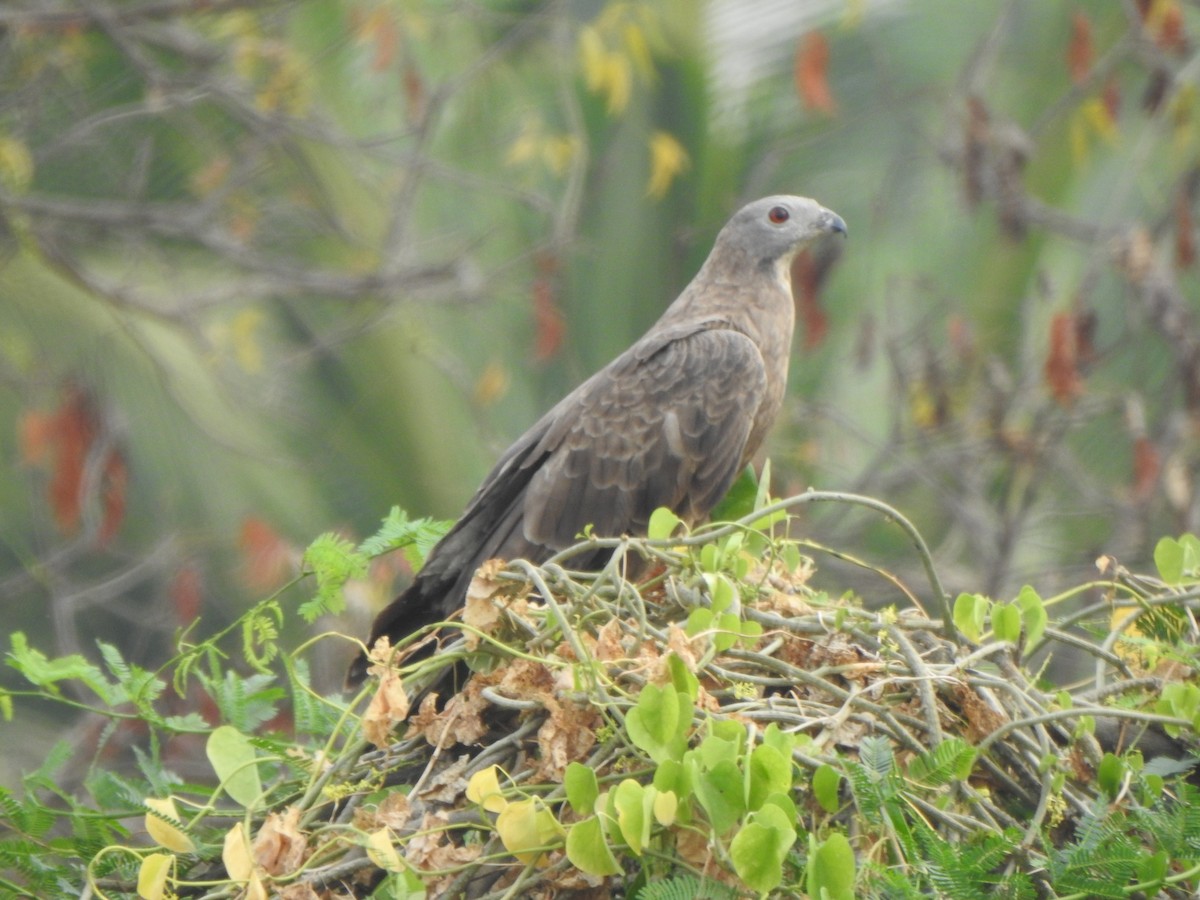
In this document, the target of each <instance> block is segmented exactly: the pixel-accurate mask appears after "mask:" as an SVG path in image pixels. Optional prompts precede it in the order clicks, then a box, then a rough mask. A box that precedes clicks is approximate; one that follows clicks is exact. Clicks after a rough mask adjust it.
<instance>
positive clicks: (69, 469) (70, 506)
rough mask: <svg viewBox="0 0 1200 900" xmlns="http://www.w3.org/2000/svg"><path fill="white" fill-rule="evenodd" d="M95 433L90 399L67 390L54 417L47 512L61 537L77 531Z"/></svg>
mask: <svg viewBox="0 0 1200 900" xmlns="http://www.w3.org/2000/svg"><path fill="white" fill-rule="evenodd" d="M96 432H97V428H96V417H95V414H94V412H93V410H92V404H91V401H90V399H89V398H88V396H87V395H86V394H85V393H84V391H83V390H82V389H81V388H79V387H76V386H71V387H69V388H67V392H66V397H64V398H63V403H62V405H61V406H60V407H59V408H58V412H57V413H55V414H54V423H53V426H52V436H51V440H52V441H53V444H54V449H55V451H56V452H55V460H54V470H53V474H52V475H51V477H50V485H49V491H50V508H51V509H52V510H53V512H54V520H55V522H57V523H58V527H59V529H60V530H61V531H62V532H63V534H74V533H75V532H76V531H77V530H78V529H79V521H80V518H81V515H82V511H83V496H82V493H83V475H84V466H85V465H86V464H87V454H88V448H89V447H90V446H91V444H92V441H93V440H95V438H96Z"/></svg>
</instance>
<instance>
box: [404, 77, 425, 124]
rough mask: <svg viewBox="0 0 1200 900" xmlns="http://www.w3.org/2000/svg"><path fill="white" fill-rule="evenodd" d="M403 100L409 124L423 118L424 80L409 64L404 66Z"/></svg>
mask: <svg viewBox="0 0 1200 900" xmlns="http://www.w3.org/2000/svg"><path fill="white" fill-rule="evenodd" d="M404 100H405V102H406V108H407V115H408V121H409V122H413V123H415V122H420V121H421V120H422V119H424V118H425V79H424V78H422V77H421V73H420V71H418V69H417V67H416V66H414V65H413V64H412V63H411V62H408V63H406V64H405V66H404Z"/></svg>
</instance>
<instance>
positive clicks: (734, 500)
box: [709, 466, 759, 522]
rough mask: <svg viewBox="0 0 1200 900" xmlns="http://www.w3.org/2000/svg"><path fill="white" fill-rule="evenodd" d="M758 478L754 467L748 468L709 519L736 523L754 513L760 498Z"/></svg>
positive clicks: (736, 480) (735, 481) (714, 508)
mask: <svg viewBox="0 0 1200 900" xmlns="http://www.w3.org/2000/svg"><path fill="white" fill-rule="evenodd" d="M758 493H759V489H758V476H756V475H755V474H754V467H753V466H746V468H744V469H742V471H741V473H740V474H739V475H738V477H737V478H736V479H735V480H734V482H733V484H731V485H730V486H729V490H727V491H726V492H725V496H724V497H723V498H722V499H721V502H719V503H718V504H717V505H716V506H715V507H713V511H712V515H710V516H709V518H710V519H711V520H712V521H714V522H736V521H737V520H738V519H742V518H745V517H746V516H748V515H750V513H752V512H754V510H755V509H757V508H758V507H757V506H756V505H755V503H756V501H757V498H758Z"/></svg>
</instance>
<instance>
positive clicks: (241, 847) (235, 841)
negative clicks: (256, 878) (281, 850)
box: [221, 822, 254, 881]
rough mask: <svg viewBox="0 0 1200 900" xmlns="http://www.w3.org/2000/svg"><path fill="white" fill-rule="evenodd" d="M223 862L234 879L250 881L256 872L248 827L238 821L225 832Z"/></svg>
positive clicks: (222, 852) (222, 851)
mask: <svg viewBox="0 0 1200 900" xmlns="http://www.w3.org/2000/svg"><path fill="white" fill-rule="evenodd" d="M221 862H223V863H224V864H225V871H226V872H228V873H229V877H230V878H232V879H233V880H234V881H249V880H250V876H251V875H253V874H254V860H253V857H252V856H251V855H250V842H249V841H248V840H247V839H246V829H245V827H244V826H243V825H242V823H241V822H238V823H237V824H236V825H234V826H233V827H232V828H230V829H229V831H228V832H226V833H225V846H224V848H223V849H222V850H221Z"/></svg>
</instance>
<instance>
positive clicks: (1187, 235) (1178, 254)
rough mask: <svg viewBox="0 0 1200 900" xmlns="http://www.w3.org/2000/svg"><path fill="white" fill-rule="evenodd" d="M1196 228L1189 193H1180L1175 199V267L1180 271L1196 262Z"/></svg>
mask: <svg viewBox="0 0 1200 900" xmlns="http://www.w3.org/2000/svg"><path fill="white" fill-rule="evenodd" d="M1195 228H1196V225H1195V222H1194V221H1193V220H1192V202H1191V197H1190V196H1189V192H1188V191H1186V190H1184V191H1180V192H1179V196H1178V197H1176V198H1175V265H1176V266H1177V267H1179V268H1180V269H1187V268H1190V267H1191V265H1192V263H1194V262H1195V261H1196V237H1195Z"/></svg>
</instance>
